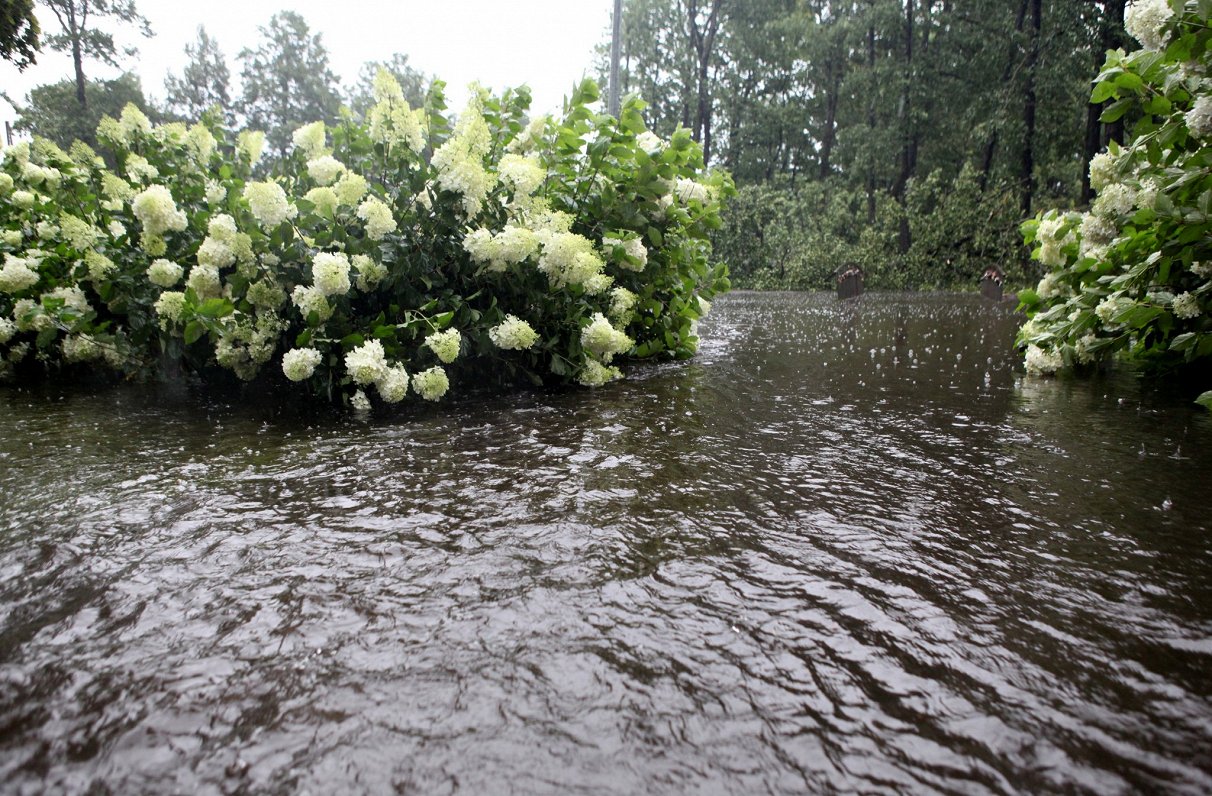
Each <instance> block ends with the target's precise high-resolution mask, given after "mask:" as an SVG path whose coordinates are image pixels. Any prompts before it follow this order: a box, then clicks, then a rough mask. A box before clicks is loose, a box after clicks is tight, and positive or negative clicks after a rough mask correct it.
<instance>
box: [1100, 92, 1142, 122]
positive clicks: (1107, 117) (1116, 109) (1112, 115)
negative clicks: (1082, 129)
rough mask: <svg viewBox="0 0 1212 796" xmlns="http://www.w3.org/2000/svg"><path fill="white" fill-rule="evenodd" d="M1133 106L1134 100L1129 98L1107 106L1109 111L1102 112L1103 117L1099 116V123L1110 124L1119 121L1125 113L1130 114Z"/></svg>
mask: <svg viewBox="0 0 1212 796" xmlns="http://www.w3.org/2000/svg"><path fill="white" fill-rule="evenodd" d="M1133 104H1134V100H1133V99H1131V98H1129V97H1125V98H1124V99H1121V100H1116V101H1115V102H1112V103H1111V104H1110V105H1108V106H1107V109H1106V110H1104V111H1103V112H1102V115H1101V116H1099V117H1098V119H1099V121H1101V122H1104V123H1108V124H1109V123H1110V122H1114V121H1118V120H1119V119H1120V118H1122V117H1123V115H1124V114H1125V113H1127V112H1128V109H1129V108H1131V107H1132V105H1133Z"/></svg>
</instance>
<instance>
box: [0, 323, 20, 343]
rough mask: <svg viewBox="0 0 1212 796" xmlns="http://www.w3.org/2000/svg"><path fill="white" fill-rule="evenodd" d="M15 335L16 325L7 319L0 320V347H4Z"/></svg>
mask: <svg viewBox="0 0 1212 796" xmlns="http://www.w3.org/2000/svg"><path fill="white" fill-rule="evenodd" d="M15 334H17V324H15V323H13V322H12V321H10V320H9V319H8V318H0V345H4V344H5V343H7V342H8V341H9V340H12V339H13V335H15Z"/></svg>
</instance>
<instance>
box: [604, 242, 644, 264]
mask: <svg viewBox="0 0 1212 796" xmlns="http://www.w3.org/2000/svg"><path fill="white" fill-rule="evenodd" d="M618 246H621V247H623V253H622V255H621V256H618V257H614V262H615V263H616V264H617V265H618V266H619V267H620V268H623V269H625V270H628V271H643V270H644V266H645V265H647V264H648V249H647V247H645V246H644V241H642V240H640V239H639V238H628V239H626V240H623V239H622V238H615V237H604V238H602V247H603V248H604V249H605V250H606V253H607V254H609V255H611V256H612V257H613V256H614V249H615V248H616V247H618Z"/></svg>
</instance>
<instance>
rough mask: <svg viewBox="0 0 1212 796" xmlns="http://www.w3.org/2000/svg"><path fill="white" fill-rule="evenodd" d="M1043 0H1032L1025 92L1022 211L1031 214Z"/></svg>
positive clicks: (1025, 214)
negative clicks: (1037, 73) (1036, 74)
mask: <svg viewBox="0 0 1212 796" xmlns="http://www.w3.org/2000/svg"><path fill="white" fill-rule="evenodd" d="M1041 5H1042V3H1041V0H1031V44H1030V45H1029V49H1028V51H1027V90H1026V91H1025V92H1024V94H1023V128H1024V137H1023V159H1022V167H1021V169H1020V174H1021V178H1022V212H1023V215H1024V216H1029V215H1031V201H1032V199H1033V195H1034V192H1035V72H1036V65H1037V63H1038V62H1039V31H1040V17H1041V15H1042V10H1041Z"/></svg>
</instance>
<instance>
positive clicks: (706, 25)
mask: <svg viewBox="0 0 1212 796" xmlns="http://www.w3.org/2000/svg"><path fill="white" fill-rule="evenodd" d="M682 3H683V9H684V11H685V14H686V33H687V35H688V37H689V39H690V51H691V52H692V53H693V54H694V62H695V89H696V90H695V112H694V119H693V124H692V125H691V126H690V131H691V133H692V135H691V137H692V138H694V140H695V141H698V142H699V143H701V144H702V145H703V161H704V162H705V163H710V162H711V67H712V65H713V62H714V60H715V58H716V51H715V41H716V36H717V35H718V34H719V31H720V22H721V15H722V11H723V6H724V0H706V3H707V4H706V5H704V6H700V5H699V0H682ZM704 15H705V16H704Z"/></svg>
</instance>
